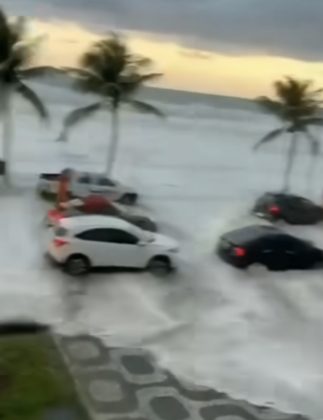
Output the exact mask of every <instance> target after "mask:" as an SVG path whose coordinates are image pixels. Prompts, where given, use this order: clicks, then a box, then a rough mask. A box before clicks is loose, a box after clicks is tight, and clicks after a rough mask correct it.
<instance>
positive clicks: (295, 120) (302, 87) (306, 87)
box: [254, 77, 323, 190]
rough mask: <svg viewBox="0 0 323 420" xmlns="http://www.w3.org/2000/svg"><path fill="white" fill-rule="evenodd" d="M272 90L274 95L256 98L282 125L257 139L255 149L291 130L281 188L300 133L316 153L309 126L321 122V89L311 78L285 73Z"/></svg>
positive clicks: (287, 179) (286, 188) (285, 185)
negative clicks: (295, 77)
mask: <svg viewBox="0 0 323 420" xmlns="http://www.w3.org/2000/svg"><path fill="white" fill-rule="evenodd" d="M274 90H275V94H276V98H275V99H270V98H268V97H265V96H263V97H260V98H258V99H257V102H258V104H259V105H260V106H261V107H262V108H264V109H265V110H266V111H269V112H270V113H272V114H273V115H275V116H276V117H277V118H278V119H279V120H280V121H281V122H282V126H281V127H279V128H277V129H275V130H272V131H270V132H269V133H268V134H266V135H265V136H264V137H263V138H262V139H261V140H260V141H259V142H257V143H256V145H255V146H254V149H258V147H260V146H261V145H263V144H264V143H268V142H269V141H272V140H274V139H276V138H277V137H279V136H281V135H283V134H285V133H288V134H290V144H289V148H288V155H287V164H286V169H285V174H284V188H283V189H284V190H288V188H289V179H290V174H291V170H292V167H293V163H294V158H295V155H296V152H297V143H298V139H299V136H300V135H302V136H303V137H305V138H306V139H307V141H308V142H309V146H310V150H311V154H312V156H313V158H315V157H316V156H317V155H318V153H319V141H318V139H317V138H316V137H315V136H314V135H313V133H312V132H311V131H310V127H311V126H322V125H323V118H322V116H321V108H320V104H321V103H322V102H321V101H320V100H319V95H320V94H321V93H322V89H314V88H313V83H312V82H311V81H308V80H297V79H294V78H292V77H286V78H285V79H283V80H279V81H276V82H275V83H274Z"/></svg>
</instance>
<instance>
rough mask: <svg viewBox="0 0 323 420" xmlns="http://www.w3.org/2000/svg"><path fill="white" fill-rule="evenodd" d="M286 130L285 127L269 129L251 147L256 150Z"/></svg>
mask: <svg viewBox="0 0 323 420" xmlns="http://www.w3.org/2000/svg"><path fill="white" fill-rule="evenodd" d="M285 132H286V128H277V129H276V130H273V131H270V132H269V133H268V134H266V135H265V136H264V137H263V138H262V139H260V140H259V141H258V142H257V143H256V144H255V145H254V147H253V149H254V150H257V149H258V148H259V147H260V146H262V145H263V144H264V143H268V142H269V141H271V140H274V139H275V138H276V137H279V136H281V135H282V134H284V133H285Z"/></svg>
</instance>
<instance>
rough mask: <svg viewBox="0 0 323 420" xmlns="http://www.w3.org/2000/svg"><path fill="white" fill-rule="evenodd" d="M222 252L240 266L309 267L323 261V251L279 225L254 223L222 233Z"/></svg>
mask: <svg viewBox="0 0 323 420" xmlns="http://www.w3.org/2000/svg"><path fill="white" fill-rule="evenodd" d="M217 253H218V255H219V256H220V257H221V258H222V259H223V260H224V261H226V262H227V263H229V264H231V265H233V266H235V267H237V268H247V267H249V266H250V265H252V264H255V263H258V264H262V265H264V266H266V267H267V268H268V269H269V270H288V269H309V268H314V267H315V266H320V265H321V264H322V263H323V251H322V250H321V249H319V248H316V247H315V246H314V245H313V244H312V243H310V242H308V241H304V240H302V239H299V238H296V237H294V236H292V235H289V234H287V233H285V232H283V231H282V230H280V229H277V228H276V227H275V226H265V225H253V226H248V227H245V228H242V229H237V230H233V231H231V232H228V233H226V234H224V235H222V236H221V238H220V240H219V243H218V245H217Z"/></svg>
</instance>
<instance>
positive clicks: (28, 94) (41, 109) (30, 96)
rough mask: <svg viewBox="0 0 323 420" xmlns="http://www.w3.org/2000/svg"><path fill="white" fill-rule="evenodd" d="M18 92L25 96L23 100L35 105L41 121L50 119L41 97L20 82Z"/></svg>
mask: <svg viewBox="0 0 323 420" xmlns="http://www.w3.org/2000/svg"><path fill="white" fill-rule="evenodd" d="M16 90H17V92H18V93H20V94H21V95H22V96H23V98H25V99H26V100H27V101H28V102H30V103H31V104H32V105H33V107H34V108H35V110H36V111H37V113H38V115H39V117H40V118H41V119H47V118H48V117H49V114H48V112H47V109H46V107H45V105H44V104H43V102H42V101H41V99H40V98H39V96H38V95H37V94H36V93H35V92H34V91H33V90H32V89H31V88H30V87H28V86H27V85H25V84H24V83H23V82H21V81H19V82H18V84H17V87H16Z"/></svg>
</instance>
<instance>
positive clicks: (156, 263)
mask: <svg viewBox="0 0 323 420" xmlns="http://www.w3.org/2000/svg"><path fill="white" fill-rule="evenodd" d="M147 269H148V270H149V271H150V272H151V273H153V274H155V275H156V276H160V277H162V276H166V275H168V274H170V273H171V271H172V265H171V262H170V259H169V258H168V257H166V256H165V257H164V256H160V257H154V258H152V259H151V260H150V261H149V263H148V265H147Z"/></svg>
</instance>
